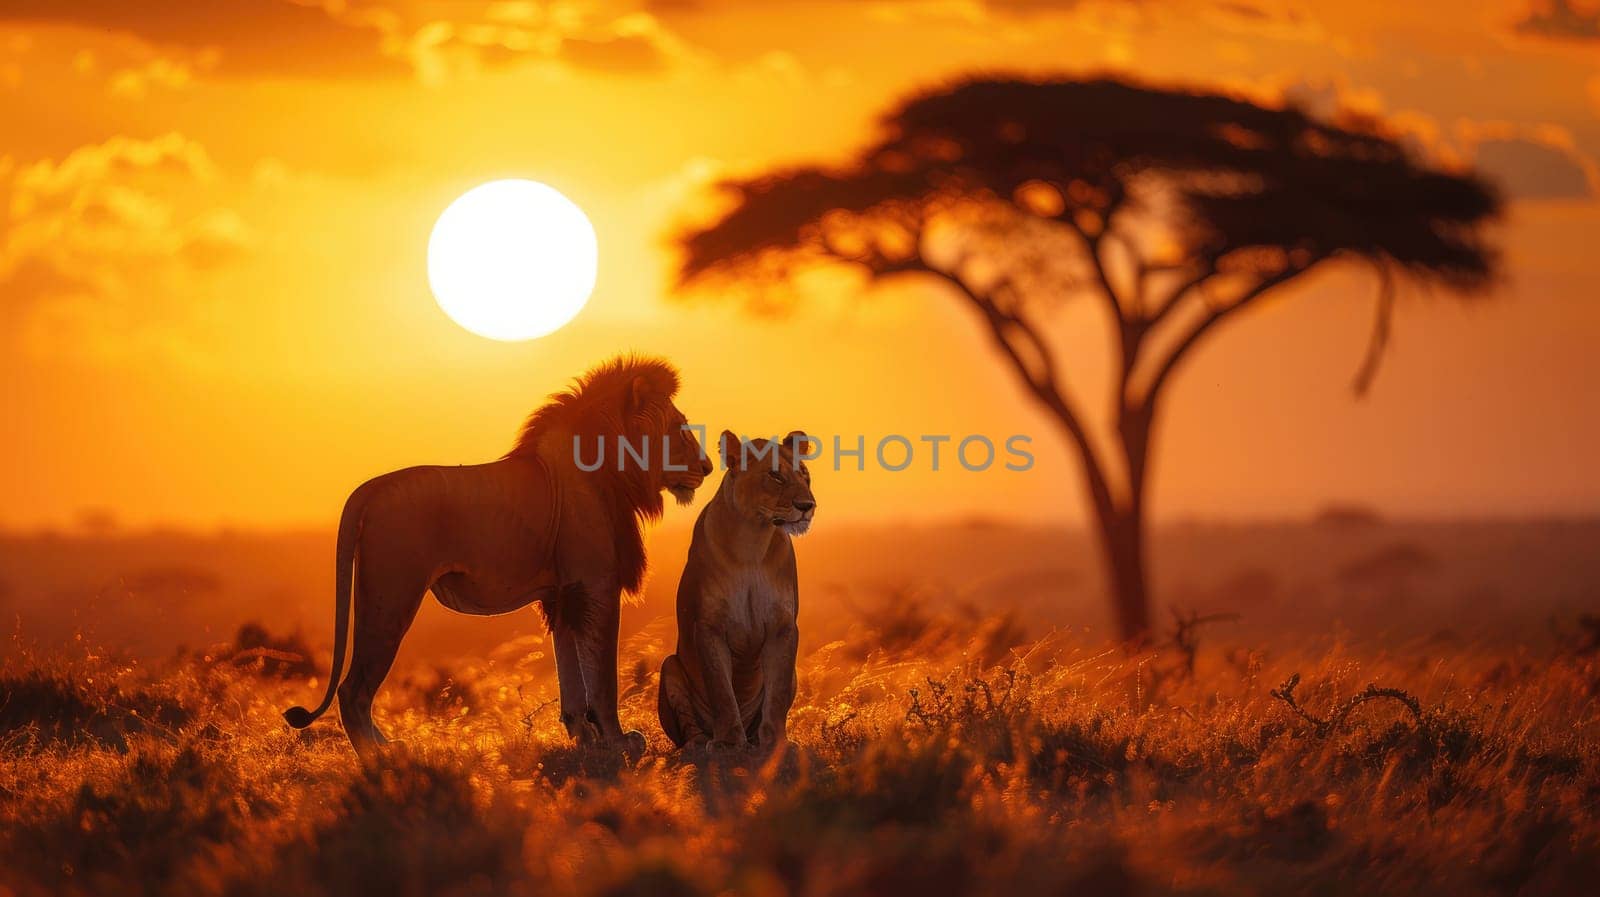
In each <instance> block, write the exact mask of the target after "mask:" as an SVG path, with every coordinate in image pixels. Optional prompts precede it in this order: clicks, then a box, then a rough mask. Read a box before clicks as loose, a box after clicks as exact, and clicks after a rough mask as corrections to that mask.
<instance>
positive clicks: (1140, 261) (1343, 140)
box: [680, 78, 1499, 640]
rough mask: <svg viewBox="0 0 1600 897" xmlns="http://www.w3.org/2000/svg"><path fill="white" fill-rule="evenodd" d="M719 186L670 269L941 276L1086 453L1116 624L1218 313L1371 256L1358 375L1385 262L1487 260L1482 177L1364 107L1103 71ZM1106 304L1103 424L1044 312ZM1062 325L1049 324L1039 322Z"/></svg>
mask: <svg viewBox="0 0 1600 897" xmlns="http://www.w3.org/2000/svg"><path fill="white" fill-rule="evenodd" d="M721 186H722V188H723V189H724V190H725V191H727V193H728V194H729V195H730V196H731V199H732V206H731V208H730V209H729V210H728V211H726V213H725V214H723V215H722V216H721V217H720V218H719V219H718V220H716V221H715V223H712V224H710V225H708V226H705V227H701V228H697V229H694V230H691V231H689V232H687V233H685V234H683V235H682V236H681V240H680V242H681V246H682V248H683V250H684V261H683V267H682V270H681V286H685V287H687V286H689V285H692V284H697V283H703V282H705V281H708V280H725V279H731V280H734V281H740V282H743V283H745V284H751V283H753V284H754V285H755V286H756V290H754V291H753V294H755V295H759V296H760V297H761V301H763V302H771V301H772V300H771V297H772V296H774V295H778V296H793V295H800V294H799V293H797V292H796V291H783V290H773V289H771V288H772V287H774V286H776V285H777V284H778V282H781V281H784V280H786V279H788V278H790V276H791V275H792V274H794V273H795V272H796V269H797V268H798V267H801V266H809V265H814V264H845V265H850V266H855V267H857V268H859V269H861V270H864V271H865V272H867V274H868V275H869V276H870V277H871V278H873V279H882V278H888V277H891V276H897V275H920V276H923V277H930V278H935V279H937V280H939V281H942V282H943V283H944V284H946V285H947V286H948V287H949V291H950V292H952V293H953V294H954V295H955V296H957V297H959V298H960V299H961V300H963V301H964V302H965V303H966V304H967V305H969V306H970V307H971V308H973V309H975V310H976V311H977V313H978V314H977V320H978V321H979V322H981V326H982V327H983V328H984V330H985V331H986V332H987V334H988V336H989V337H990V338H991V339H992V341H993V344H994V346H995V347H996V348H997V349H998V350H999V355H1000V357H1001V358H1002V359H1003V361H1004V363H1005V364H1006V365H1007V366H1008V367H1009V368H1010V369H1011V371H1012V372H1013V373H1014V374H1015V375H1016V377H1017V379H1018V380H1019V382H1020V383H1021V385H1022V386H1023V387H1024V388H1025V389H1026V391H1027V394H1028V395H1029V396H1030V397H1031V398H1032V399H1033V400H1034V401H1035V402H1036V403H1037V404H1038V405H1039V406H1040V407H1041V408H1042V409H1043V410H1044V411H1046V412H1047V413H1048V414H1049V416H1050V417H1051V419H1052V420H1053V421H1054V422H1055V423H1056V424H1057V425H1058V426H1059V429H1060V431H1061V433H1062V435H1063V436H1064V437H1065V439H1066V441H1067V442H1068V444H1069V445H1070V446H1071V447H1072V449H1073V450H1074V451H1075V453H1076V455H1077V457H1078V459H1079V460H1080V461H1081V469H1082V474H1083V480H1084V484H1085V487H1086V491H1087V493H1088V498H1089V501H1090V503H1091V505H1092V510H1093V520H1094V521H1095V522H1096V523H1097V524H1098V532H1099V536H1100V542H1101V545H1102V547H1103V549H1104V554H1105V560H1106V564H1107V569H1108V573H1109V582H1110V584H1111V587H1112V592H1113V594H1112V597H1113V601H1114V610H1115V617H1116V620H1117V623H1118V625H1119V626H1120V628H1121V632H1122V634H1123V636H1124V637H1126V638H1128V639H1130V640H1139V639H1142V638H1144V637H1145V636H1146V634H1147V633H1148V631H1149V627H1150V599H1149V595H1148V589H1147V585H1146V582H1147V580H1146V553H1145V518H1146V509H1147V495H1146V481H1147V471H1148V462H1149V457H1150V448H1151V440H1152V436H1153V434H1154V430H1155V424H1156V420H1157V412H1158V411H1159V408H1160V402H1161V397H1162V395H1163V394H1164V390H1165V388H1166V387H1167V385H1168V384H1169V382H1170V380H1171V377H1172V374H1173V373H1174V372H1175V371H1176V370H1177V369H1178V368H1179V367H1180V366H1181V364H1182V363H1183V361H1184V360H1185V359H1186V358H1188V357H1189V356H1190V354H1191V353H1192V351H1193V349H1194V348H1195V347H1196V346H1197V345H1199V344H1200V343H1201V342H1202V341H1203V340H1204V339H1205V338H1206V337H1207V336H1208V335H1210V334H1211V333H1213V332H1215V331H1216V329H1217V327H1218V325H1219V324H1221V323H1222V322H1224V321H1227V320H1230V319H1232V318H1234V317H1236V316H1237V315H1238V314H1239V312H1240V311H1241V310H1243V309H1245V308H1247V307H1249V306H1251V305H1252V304H1254V303H1257V302H1259V301H1260V300H1261V298H1262V297H1263V296H1266V295H1268V294H1269V293H1273V292H1275V291H1278V290H1280V289H1282V288H1283V287H1284V286H1285V285H1287V284H1288V283H1289V282H1291V281H1294V280H1297V279H1299V278H1301V277H1303V276H1304V275H1306V274H1307V273H1308V272H1311V271H1312V270H1315V269H1318V268H1321V267H1323V266H1326V265H1328V264H1329V263H1333V262H1339V261H1354V262H1359V263H1362V264H1365V265H1367V266H1370V267H1371V268H1372V269H1373V270H1374V272H1375V273H1376V275H1377V283H1378V289H1377V292H1376V305H1377V312H1376V317H1375V324H1374V328H1373V332H1372V339H1371V342H1370V344H1369V346H1368V348H1367V354H1366V357H1365V359H1364V361H1363V362H1362V364H1361V366H1360V369H1359V371H1358V373H1357V376H1356V390H1357V392H1358V394H1359V393H1360V392H1362V391H1364V390H1365V388H1366V386H1367V384H1368V382H1370V380H1371V378H1372V375H1373V373H1374V371H1375V370H1376V367H1377V363H1378V360H1379V358H1380V357H1381V355H1382V352H1383V349H1384V346H1385V344H1386V342H1387V335H1388V329H1389V319H1390V314H1391V310H1392V308H1393V302H1394V296H1395V288H1396V285H1397V281H1398V280H1401V279H1406V280H1409V281H1411V282H1413V283H1417V284H1422V285H1436V286H1440V287H1443V288H1445V289H1446V290H1448V291H1449V292H1451V293H1453V294H1455V295H1458V296H1466V295H1470V294H1472V293H1475V292H1480V291H1482V290H1483V289H1484V288H1485V287H1487V286H1488V285H1489V284H1490V283H1491V282H1492V281H1493V279H1494V275H1495V269H1496V254H1495V253H1494V251H1493V250H1492V249H1491V248H1490V247H1489V245H1488V243H1487V240H1486V236H1485V233H1484V230H1485V226H1486V225H1487V224H1488V222H1490V221H1491V220H1492V219H1493V218H1494V217H1496V215H1497V214H1498V212H1499V199H1498V197H1497V195H1496V193H1495V191H1494V190H1493V189H1492V188H1491V187H1490V186H1489V185H1488V184H1486V183H1485V182H1484V181H1483V180H1482V179H1480V178H1479V177H1478V176H1476V175H1474V174H1472V173H1470V172H1461V171H1451V170H1446V169H1443V168H1440V167H1435V166H1432V165H1430V164H1429V163H1428V162H1426V161H1425V160H1424V159H1422V158H1421V157H1420V156H1419V154H1418V153H1417V152H1416V151H1414V150H1412V149H1411V148H1409V147H1408V146H1406V145H1405V144H1404V143H1402V142H1400V141H1399V140H1397V139H1395V138H1393V137H1392V136H1389V135H1388V134H1386V133H1385V131H1384V130H1383V128H1382V126H1381V123H1379V122H1377V121H1374V120H1367V119H1361V120H1358V119H1353V118H1349V117H1346V118H1343V119H1340V120H1338V121H1332V122H1330V121H1323V120H1319V119H1317V118H1314V117H1312V116H1310V115H1308V114H1307V113H1305V112H1304V111H1302V110H1300V109H1298V108H1295V107H1293V106H1289V107H1284V108H1270V107H1266V106H1262V105H1258V104H1255V103H1252V102H1248V101H1245V100H1242V99H1238V98H1233V97H1227V96H1219V95H1210V94H1203V93H1194V92H1189V91H1179V90H1166V89H1154V88H1151V87H1146V86H1140V85H1136V84H1132V83H1127V82H1123V81H1118V80H1110V79H1099V80H1087V81H1077V80H1027V79H995V78H974V79H969V80H965V81H961V82H958V83H956V84H954V85H953V86H950V87H946V88H943V89H938V90H934V91H931V92H928V93H924V94H921V95H918V96H915V97H913V98H911V99H909V100H908V101H906V102H903V103H902V104H900V105H899V106H898V107H896V108H894V109H892V110H891V111H890V112H889V113H888V114H887V115H886V116H884V117H883V119H882V122H881V136H880V139H878V140H877V141H876V142H875V143H872V144H871V145H869V146H867V147H866V148H864V149H863V150H861V151H860V152H858V153H857V154H855V155H854V156H853V157H851V158H850V159H848V160H847V161H845V162H843V163H841V164H838V165H832V166H828V165H816V166H805V167H797V168H790V169H785V170H779V171H774V172H769V173H766V174H763V175H759V176H756V177H752V178H748V179H738V180H731V181H727V182H724V183H723V184H722V185H721ZM1068 300H1077V301H1091V302H1095V303H1097V304H1098V305H1099V306H1100V307H1101V308H1102V309H1103V310H1104V312H1105V315H1106V317H1107V319H1108V320H1109V322H1110V324H1111V326H1110V328H1109V332H1110V336H1111V343H1112V348H1113V350H1114V351H1113V353H1112V355H1113V362H1112V363H1113V365H1114V367H1115V370H1114V371H1113V377H1112V383H1113V385H1114V395H1113V396H1112V397H1111V403H1110V409H1109V415H1108V416H1107V418H1106V421H1107V423H1106V424H1105V425H1104V426H1103V427H1100V428H1093V427H1092V425H1093V424H1094V419H1091V418H1089V417H1087V416H1086V415H1085V413H1084V410H1083V406H1082V404H1081V398H1080V397H1075V396H1074V395H1073V393H1072V392H1071V390H1070V389H1069V382H1068V377H1067V371H1066V369H1065V365H1064V364H1063V358H1062V357H1061V355H1062V353H1061V352H1060V350H1059V348H1058V346H1057V344H1056V338H1057V334H1055V333H1053V332H1052V328H1050V327H1049V326H1047V322H1048V320H1049V317H1050V316H1051V314H1052V313H1053V312H1056V311H1057V310H1058V309H1060V308H1061V307H1062V304H1063V303H1064V302H1065V301H1068ZM1056 329H1059V328H1056Z"/></svg>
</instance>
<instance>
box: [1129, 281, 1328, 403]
mask: <svg viewBox="0 0 1600 897" xmlns="http://www.w3.org/2000/svg"><path fill="white" fill-rule="evenodd" d="M1326 258H1327V256H1326V255H1318V256H1314V257H1313V258H1312V259H1311V260H1310V261H1308V262H1306V263H1305V264H1303V265H1291V266H1289V267H1287V268H1284V269H1283V270H1282V271H1279V272H1278V273H1277V274H1274V275H1272V276H1270V277H1267V278H1265V279H1263V280H1262V281H1261V282H1259V283H1257V284H1256V285H1255V286H1253V287H1251V288H1250V289H1249V290H1247V291H1246V292H1245V293H1244V295H1242V296H1240V297H1239V298H1238V299H1236V300H1234V301H1233V302H1232V303H1230V304H1228V305H1224V306H1222V307H1220V308H1213V309H1212V310H1211V311H1209V312H1207V313H1206V315H1205V316H1204V317H1202V318H1201V319H1200V322H1199V323H1197V324H1195V325H1194V327H1193V328H1191V329H1190V330H1189V332H1188V333H1186V334H1184V336H1183V337H1182V338H1180V339H1179V340H1178V343H1177V345H1176V346H1174V347H1173V349H1172V351H1171V352H1169V353H1168V354H1167V357H1166V359H1165V360H1164V361H1162V362H1161V365H1160V366H1159V367H1158V368H1156V373H1155V376H1154V377H1152V378H1151V380H1150V385H1149V387H1147V388H1146V389H1145V390H1144V394H1143V396H1141V397H1140V404H1141V405H1142V406H1144V407H1147V408H1148V407H1150V406H1153V405H1154V403H1155V399H1156V396H1157V395H1158V394H1159V393H1160V392H1161V387H1162V385H1163V384H1165V383H1166V380H1167V378H1168V377H1169V376H1171V374H1172V371H1173V369H1174V368H1176V367H1177V366H1178V362H1179V361H1181V360H1182V359H1183V356H1184V355H1186V354H1187V353H1188V352H1189V350H1190V349H1192V348H1194V345H1195V344H1196V343H1197V342H1199V341H1200V339H1201V337H1203V336H1205V335H1206V333H1208V332H1209V331H1210V330H1211V328H1213V327H1215V326H1216V324H1217V322H1218V321H1221V320H1222V319H1223V318H1226V317H1228V316H1229V315H1231V314H1233V313H1234V312H1236V311H1238V310H1239V309H1241V308H1244V307H1245V306H1246V305H1249V304H1250V303H1251V302H1254V301H1255V300H1256V299H1258V298H1260V297H1261V296H1262V295H1263V294H1265V293H1267V292H1268V291H1270V290H1272V289H1273V288H1274V287H1276V286H1279V285H1280V284H1283V283H1285V282H1287V281H1290V280H1293V279H1294V278H1296V277H1299V276H1300V275H1302V274H1304V273H1306V272H1307V271H1310V270H1311V269H1312V268H1314V267H1316V266H1317V265H1318V264H1320V263H1321V262H1322V261H1324V260H1325V259H1326Z"/></svg>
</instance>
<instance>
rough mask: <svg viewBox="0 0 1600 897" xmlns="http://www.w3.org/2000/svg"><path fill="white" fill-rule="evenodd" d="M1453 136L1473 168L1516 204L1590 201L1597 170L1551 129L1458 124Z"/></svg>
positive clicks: (1599, 189) (1598, 185) (1599, 184)
mask: <svg viewBox="0 0 1600 897" xmlns="http://www.w3.org/2000/svg"><path fill="white" fill-rule="evenodd" d="M1456 131H1457V134H1458V136H1459V137H1460V139H1461V142H1462V144H1463V145H1464V147H1465V149H1466V151H1467V152H1468V153H1469V154H1470V157H1471V159H1472V162H1473V164H1474V165H1476V166H1477V167H1478V169H1479V170H1480V171H1482V172H1483V173H1484V174H1486V175H1488V176H1489V177H1490V178H1492V179H1493V180H1495V181H1496V182H1498V183H1499V184H1500V186H1501V188H1502V189H1504V190H1505V191H1506V194H1507V195H1508V196H1510V197H1512V198H1514V199H1592V198H1594V197H1595V196H1596V195H1597V194H1600V169H1597V167H1596V165H1595V162H1594V160H1593V159H1590V158H1589V157H1588V156H1586V155H1585V154H1584V153H1583V151H1582V150H1580V149H1579V148H1578V146H1577V142H1576V141H1575V140H1574V139H1573V137H1572V134H1571V132H1569V131H1567V130H1566V129H1565V128H1561V127H1559V126H1555V125H1538V126H1526V125H1522V126H1519V125H1513V124H1510V123H1506V122H1462V123H1460V124H1458V125H1457V128H1456Z"/></svg>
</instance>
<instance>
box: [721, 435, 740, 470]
mask: <svg viewBox="0 0 1600 897" xmlns="http://www.w3.org/2000/svg"><path fill="white" fill-rule="evenodd" d="M717 450H718V451H719V453H720V454H721V455H722V466H723V468H724V469H725V470H743V469H744V443H742V442H740V441H739V437H737V436H735V435H733V431H732V430H723V431H722V435H721V436H718V437H717Z"/></svg>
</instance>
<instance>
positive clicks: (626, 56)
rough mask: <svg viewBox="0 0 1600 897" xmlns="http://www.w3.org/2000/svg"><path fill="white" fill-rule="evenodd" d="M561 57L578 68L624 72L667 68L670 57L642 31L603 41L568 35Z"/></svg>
mask: <svg viewBox="0 0 1600 897" xmlns="http://www.w3.org/2000/svg"><path fill="white" fill-rule="evenodd" d="M561 59H562V60H563V61H565V62H567V63H570V64H571V65H573V66H576V67H577V68H582V69H590V70H595V71H606V72H619V73H626V74H635V75H640V74H653V73H656V72H660V71H663V70H665V69H666V68H667V65H668V61H669V58H668V56H667V54H666V53H665V52H663V51H662V48H661V46H660V45H659V44H658V43H657V42H656V41H655V40H653V39H652V38H650V37H647V36H645V35H642V34H633V35H626V36H621V37H614V38H609V39H603V40H590V39H586V38H575V37H574V38H567V39H566V40H564V41H562V42H561Z"/></svg>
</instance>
